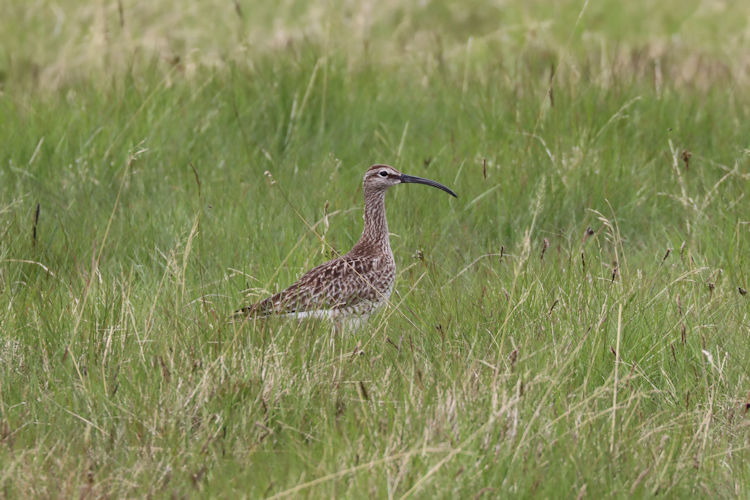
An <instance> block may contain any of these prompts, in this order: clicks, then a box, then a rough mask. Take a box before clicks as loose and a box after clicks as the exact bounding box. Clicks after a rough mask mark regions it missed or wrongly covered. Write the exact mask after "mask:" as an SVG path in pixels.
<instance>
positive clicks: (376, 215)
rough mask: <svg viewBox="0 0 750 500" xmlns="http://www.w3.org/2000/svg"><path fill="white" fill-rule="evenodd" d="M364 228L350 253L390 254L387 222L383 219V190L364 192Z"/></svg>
mask: <svg viewBox="0 0 750 500" xmlns="http://www.w3.org/2000/svg"><path fill="white" fill-rule="evenodd" d="M364 218H365V228H364V229H363V230H362V236H361V237H360V238H359V241H358V242H357V244H356V245H354V248H352V253H372V252H382V253H385V254H388V255H390V254H391V243H390V240H389V237H388V221H387V220H386V217H385V189H381V190H377V191H375V190H373V191H367V190H366V191H365V214H364Z"/></svg>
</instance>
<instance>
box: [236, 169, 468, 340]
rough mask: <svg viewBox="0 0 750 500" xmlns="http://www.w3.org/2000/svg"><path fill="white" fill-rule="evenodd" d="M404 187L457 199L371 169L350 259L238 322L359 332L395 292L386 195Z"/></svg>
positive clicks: (329, 265)
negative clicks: (332, 326) (281, 319)
mask: <svg viewBox="0 0 750 500" xmlns="http://www.w3.org/2000/svg"><path fill="white" fill-rule="evenodd" d="M405 183H418V184H426V185H428V186H432V187H436V188H438V189H442V190H443V191H445V192H446V193H448V194H450V195H452V196H454V197H457V196H456V193H454V192H453V191H451V190H450V189H448V188H447V187H446V186H443V185H442V184H440V183H438V182H435V181H432V180H430V179H424V178H422V177H414V176H411V175H406V174H402V173H401V172H399V171H398V170H396V169H395V168H393V167H391V166H389V165H373V166H372V167H370V168H369V169H368V170H367V172H366V173H365V178H364V181H363V185H364V196H365V212H364V219H365V226H364V230H363V231H362V236H361V237H360V238H359V241H358V242H357V244H356V245H354V247H352V249H351V250H349V252H348V253H347V254H345V255H342V256H341V257H338V258H335V259H333V260H329V261H328V262H326V263H324V264H321V265H319V266H317V267H315V268H313V269H311V270H310V271H308V272H307V273H305V274H304V275H303V276H302V277H301V278H300V279H299V280H297V281H296V282H295V283H294V284H292V285H291V286H290V287H289V288H287V289H286V290H283V291H281V292H279V293H277V294H276V295H273V296H271V297H268V298H267V299H264V300H262V301H260V302H258V303H256V304H253V305H250V306H247V307H243V308H242V309H240V310H239V311H237V313H236V316H238V317H262V316H271V315H284V316H293V317H296V318H306V317H316V318H329V319H332V320H334V322H335V323H336V324H338V325H340V326H344V325H346V326H349V327H354V328H356V327H357V326H358V325H359V324H360V323H361V322H362V321H364V320H366V319H367V317H368V316H369V315H370V314H371V313H372V312H374V311H375V310H376V309H377V308H379V307H380V306H382V305H384V304H385V303H386V302H387V301H388V298H389V297H390V295H391V291H392V290H393V282H394V281H395V279H396V262H395V260H394V259H393V252H392V251H391V244H390V241H389V237H388V221H387V220H386V216H385V192H386V191H387V190H388V188H389V187H391V186H395V185H396V184H405Z"/></svg>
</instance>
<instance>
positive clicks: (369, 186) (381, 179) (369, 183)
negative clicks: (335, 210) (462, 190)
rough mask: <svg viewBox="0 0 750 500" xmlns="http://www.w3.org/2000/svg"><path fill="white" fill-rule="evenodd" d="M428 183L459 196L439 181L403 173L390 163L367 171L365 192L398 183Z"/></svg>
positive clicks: (374, 166)
mask: <svg viewBox="0 0 750 500" xmlns="http://www.w3.org/2000/svg"><path fill="white" fill-rule="evenodd" d="M407 183H414V184H426V185H427V186H432V187H436V188H438V189H442V190H443V191H445V192H446V193H448V194H450V195H451V196H454V197H456V198H458V196H457V195H456V193H454V192H453V191H451V190H450V189H448V188H447V187H446V186H443V185H442V184H440V183H439V182H435V181H432V180H430V179H425V178H423V177H415V176H413V175H406V174H402V173H401V172H399V171H398V170H396V169H395V168H393V167H391V166H390V165H373V166H372V167H370V168H369V169H367V172H366V173H365V180H364V189H365V192H371V191H372V192H377V191H385V190H386V189H388V188H389V187H391V186H395V185H396V184H407Z"/></svg>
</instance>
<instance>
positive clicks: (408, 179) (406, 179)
mask: <svg viewBox="0 0 750 500" xmlns="http://www.w3.org/2000/svg"><path fill="white" fill-rule="evenodd" d="M401 182H402V183H404V184H407V183H414V184H426V185H428V186H432V187H435V188H438V189H442V190H443V191H445V192H446V193H448V194H449V195H451V196H453V197H455V198H458V195H457V194H456V193H454V192H453V191H451V190H450V189H449V188H448V187H446V186H443V185H442V184H440V183H439V182H435V181H431V180H430V179H425V178H424V177H415V176H413V175H406V174H401Z"/></svg>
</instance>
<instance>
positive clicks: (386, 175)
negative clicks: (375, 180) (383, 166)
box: [378, 170, 388, 177]
mask: <svg viewBox="0 0 750 500" xmlns="http://www.w3.org/2000/svg"><path fill="white" fill-rule="evenodd" d="M378 175H379V176H380V177H388V172H386V171H385V170H381V171H380V173H379V174H378Z"/></svg>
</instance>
